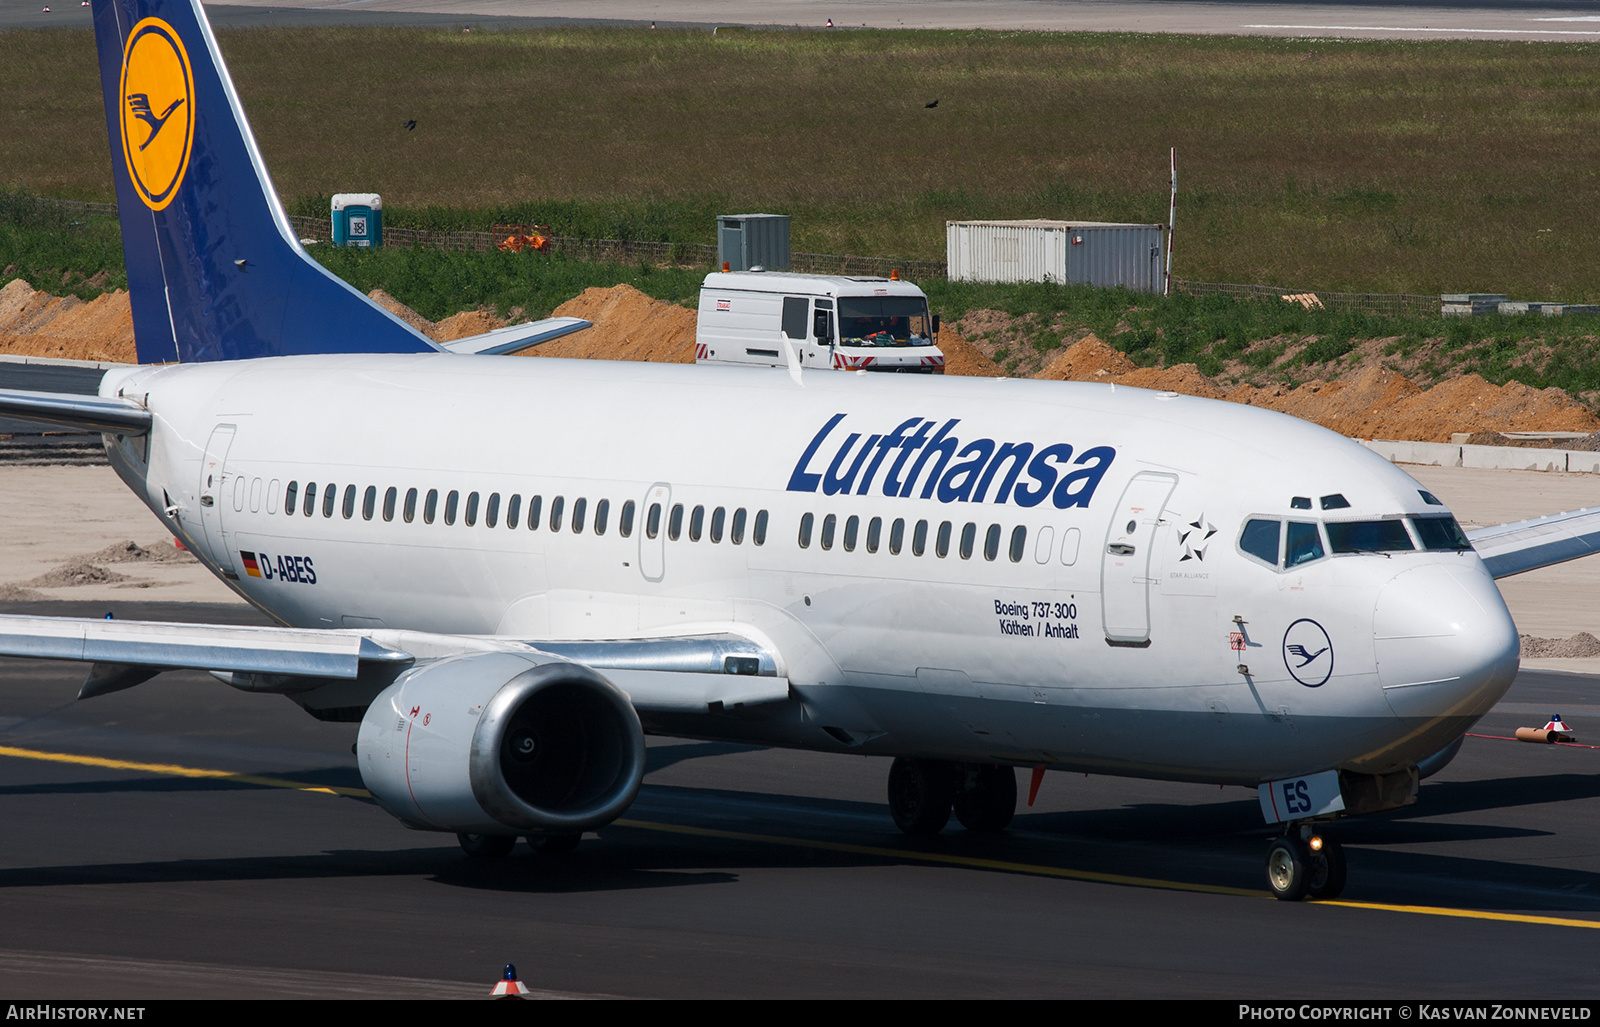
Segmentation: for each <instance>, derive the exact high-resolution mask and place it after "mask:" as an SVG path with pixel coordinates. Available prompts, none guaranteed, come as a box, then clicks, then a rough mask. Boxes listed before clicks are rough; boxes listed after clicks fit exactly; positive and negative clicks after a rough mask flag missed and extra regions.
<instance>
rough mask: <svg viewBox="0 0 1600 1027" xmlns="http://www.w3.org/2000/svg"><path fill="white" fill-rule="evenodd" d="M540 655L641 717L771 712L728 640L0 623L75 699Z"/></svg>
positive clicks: (769, 686)
mask: <svg viewBox="0 0 1600 1027" xmlns="http://www.w3.org/2000/svg"><path fill="white" fill-rule="evenodd" d="M496 651H499V652H504V651H514V652H521V653H533V654H544V655H547V656H549V657H550V658H551V660H565V661H569V662H572V663H579V664H583V665H584V666H587V667H590V668H593V669H595V670H597V671H599V672H601V673H602V674H603V675H604V676H605V677H606V678H607V679H609V680H610V681H611V682H612V683H613V684H615V685H616V686H617V687H618V688H621V689H622V690H623V691H624V692H626V693H627V694H628V697H629V699H630V700H631V701H632V702H633V705H634V707H635V708H636V709H639V710H641V711H645V712H673V713H704V712H707V711H708V710H710V709H717V708H729V707H734V706H740V705H755V704H759V703H768V702H781V701H783V700H785V699H787V698H788V697H789V682H788V679H787V678H785V677H783V676H782V675H781V674H779V669H780V668H779V664H778V661H777V659H776V657H775V655H774V654H773V653H772V652H771V651H769V650H768V649H766V648H765V647H764V646H762V645H760V644H758V643H756V642H752V641H750V640H749V639H746V638H742V637H739V636H735V635H701V636H685V637H677V638H648V639H613V640H606V641H590V642H529V641H524V640H519V639H508V638H499V637H493V636H475V635H438V634H431V633H428V632H421V631H399V630H388V629H373V630H351V629H342V630H341V629H327V630H319V629H300V628H278V627H240V626H236V625H221V624H178V623H166V622H158V621H124V620H99V619H94V618H77V617H28V616H16V615H0V656H23V657H32V658H34V659H47V660H78V661H83V662H87V663H92V664H93V665H94V666H93V667H92V668H91V669H90V673H89V677H88V679H87V680H86V681H85V682H84V686H83V688H82V689H81V690H80V691H79V693H78V697H79V698H80V699H87V698H90V697H92V696H96V695H103V694H105V693H107V692H114V691H118V690H120V689H124V688H131V687H132V686H134V685H137V684H139V683H141V682H143V681H146V680H148V679H150V678H151V677H153V676H155V675H156V674H158V673H160V672H161V671H163V670H177V669H192V670H204V671H209V672H211V673H213V674H215V675H217V676H218V677H219V678H221V679H222V680H224V681H227V682H229V683H230V684H234V685H235V686H236V687H240V688H244V689H246V690H249V691H272V692H287V693H293V692H297V691H307V690H310V689H312V688H315V687H318V686H320V685H324V684H327V683H330V682H334V681H356V680H357V679H358V678H363V676H365V678H366V679H367V680H369V681H373V682H376V684H375V685H374V687H373V694H376V692H377V691H378V690H380V689H381V687H382V686H384V685H387V684H388V683H389V682H390V681H392V680H393V679H394V677H395V676H397V675H398V674H399V673H400V672H402V671H404V670H405V669H407V668H409V667H411V666H412V665H413V664H415V663H418V662H421V661H426V660H434V659H440V658H444V657H448V656H460V655H464V654H470V653H480V652H496Z"/></svg>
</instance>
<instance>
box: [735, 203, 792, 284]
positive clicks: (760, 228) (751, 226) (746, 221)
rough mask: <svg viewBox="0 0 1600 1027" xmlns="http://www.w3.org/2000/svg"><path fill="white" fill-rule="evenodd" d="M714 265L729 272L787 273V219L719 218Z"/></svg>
mask: <svg viewBox="0 0 1600 1027" xmlns="http://www.w3.org/2000/svg"><path fill="white" fill-rule="evenodd" d="M717 263H719V264H727V265H728V270H729V271H749V270H750V269H751V268H756V267H759V268H762V269H764V270H767V271H787V270H789V215H787V214H720V215H718V216H717Z"/></svg>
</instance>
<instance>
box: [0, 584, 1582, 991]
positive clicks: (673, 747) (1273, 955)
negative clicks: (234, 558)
mask: <svg viewBox="0 0 1600 1027" xmlns="http://www.w3.org/2000/svg"><path fill="white" fill-rule="evenodd" d="M22 611H33V612H39V613H45V612H50V613H67V614H74V615H80V616H83V615H88V616H103V615H104V614H105V613H106V612H108V609H107V608H105V607H103V606H100V605H93V604H72V603H67V604H34V605H31V606H30V605H27V604H16V603H11V604H3V606H0V612H22ZM111 612H115V613H116V615H117V616H119V617H147V618H164V619H187V620H194V619H216V620H226V621H235V622H241V621H242V622H254V621H255V620H256V619H257V618H258V615H257V614H254V613H253V612H251V611H249V610H244V609H239V608H214V607H194V606H189V607H184V606H179V605H175V604H168V605H166V606H162V605H159V604H135V603H127V604H121V603H119V604H114V606H113V607H112V608H111ZM83 672H84V670H83V668H82V667H81V666H78V665H72V664H50V663H41V662H32V661H24V660H7V661H0V747H10V748H15V749H27V750H36V751H43V752H57V753H70V754H75V755H89V756H96V757H102V758H107V759H115V760H127V761H134V762H142V763H160V764H177V765H181V766H187V767H198V768H203V769H218V770H226V771H233V772H242V773H249V774H255V775H266V776H272V777H277V778H283V779H290V780H294V781H299V782H306V783H313V784H326V785H349V786H356V787H359V785H360V781H359V778H358V776H357V774H356V771H355V767H354V759H353V757H352V755H351V752H350V746H351V744H352V742H353V739H354V735H355V726H354V725H348V724H322V723H318V722H316V721H314V720H312V719H311V718H309V717H307V716H306V715H305V714H304V713H302V712H300V710H299V709H297V708H296V707H294V706H292V705H291V704H290V703H289V702H288V701H286V700H284V699H281V698H278V697H272V696H250V695H245V694H243V693H239V692H235V691H233V690H231V689H229V688H228V687H226V686H224V685H222V684H219V683H218V682H216V681H214V680H213V679H211V678H209V677H207V676H205V675H199V674H189V673H173V674H169V675H165V676H163V677H160V678H158V679H156V680H155V681H152V682H150V683H148V684H145V685H142V686H140V687H138V688H135V689H132V690H130V691H126V692H122V693H117V694H114V695H109V696H104V697H101V698H98V699H94V700H90V701H87V702H83V703H76V702H74V701H73V700H72V697H73V695H74V694H75V692H76V690H77V686H78V684H79V683H80V681H81V680H82V677H83ZM1554 712H1560V713H1562V714H1563V715H1564V716H1565V717H1566V719H1567V721H1568V723H1569V724H1570V725H1572V727H1573V728H1574V729H1575V730H1576V731H1577V732H1578V734H1579V735H1580V739H1582V738H1594V737H1595V734H1594V731H1593V728H1592V725H1597V724H1600V679H1596V678H1592V677H1584V676H1581V675H1565V674H1556V673H1524V674H1523V675H1522V676H1521V677H1519V679H1518V680H1517V683H1516V684H1515V685H1514V686H1513V688H1512V691H1511V693H1510V694H1509V695H1508V696H1507V698H1506V700H1505V702H1504V703H1502V704H1501V706H1500V707H1499V708H1498V709H1497V710H1496V711H1495V712H1493V713H1491V714H1490V715H1489V717H1488V718H1486V720H1485V721H1484V723H1483V724H1482V725H1481V726H1480V729H1479V730H1481V731H1482V732H1483V733H1486V734H1491V735H1509V734H1511V733H1512V731H1513V730H1514V729H1515V728H1516V727H1517V726H1521V725H1532V726H1537V725H1541V724H1543V722H1544V720H1545V718H1546V717H1547V716H1548V715H1549V714H1550V713H1554ZM650 768H651V769H650V772H649V774H648V776H647V778H646V782H645V786H644V788H643V790H642V791H641V793H640V796H639V800H638V802H637V803H636V804H635V806H634V807H633V809H632V810H630V811H629V813H628V815H627V818H626V819H627V821H628V824H627V825H614V826H612V827H608V828H606V829H604V830H602V831H600V832H598V834H597V835H591V836H589V837H588V838H586V839H585V841H584V842H583V844H582V845H581V846H580V847H579V849H578V850H577V851H576V852H575V853H573V854H571V855H569V856H563V857H548V856H543V857H541V856H536V855H534V854H532V853H531V852H528V851H527V850H526V849H522V848H519V851H518V852H517V853H516V854H515V855H514V856H512V857H510V858H508V859H505V860H500V861H485V860H472V859H469V858H467V857H466V856H464V855H463V854H462V853H461V852H460V851H459V849H458V848H457V846H456V845H455V842H454V839H453V838H451V837H448V836H442V835H434V834H428V833H421V832H414V831H409V830H407V829H405V828H404V827H402V826H401V825H399V824H398V823H397V822H395V821H394V820H393V819H391V818H390V817H389V816H388V815H387V814H385V813H383V812H382V811H381V810H379V809H378V808H377V807H375V806H374V805H372V804H371V803H370V802H367V801H364V800H361V799H352V798H341V797H337V796H334V795H329V794H325V793H318V792H306V791H295V790H288V789H284V788H276V787H261V786H253V785H250V784H246V783H240V782H232V781H217V780H207V779H192V778H181V777H173V776H166V775H161V774H153V773H144V772H137V771H129V770H120V769H113V768H107V767H97V766H79V765H74V764H66V763H55V762H47V761H43V760H40V759H33V758H21V757H17V756H6V755H0V823H3V824H5V831H4V832H3V833H0V838H3V841H0V924H4V925H5V930H4V935H3V940H0V995H6V996H12V997H20V996H27V997H30V998H40V997H63V998H64V997H90V996H92V995H98V996H120V997H124V998H156V997H185V996H207V995H219V996H220V995H239V996H251V995H256V996H262V997H272V996H279V997H282V996H305V995H342V994H387V995H471V994H478V993H482V992H483V991H486V990H487V988H488V986H489V984H490V983H492V981H493V980H494V979H495V977H496V976H497V974H498V971H499V969H500V966H501V965H502V964H503V963H505V962H514V963H516V964H517V966H518V967H519V969H520V970H521V972H522V976H523V979H524V980H525V981H527V982H528V984H529V985H530V986H532V987H535V988H537V989H541V990H543V991H545V992H548V993H552V994H559V995H624V996H639V997H680V998H688V997H765V998H781V997H824V996H826V997H883V998H900V997H919V998H929V997H1030V996H1039V997H1127V996H1134V995H1137V996H1150V997H1211V998H1228V999H1239V998H1244V997H1252V998H1282V997H1294V998H1298V999H1305V998H1319V997H1330V998H1357V997H1385V996H1390V997H1407V998H1413V999H1415V998H1424V997H1437V998H1454V999H1463V998H1469V997H1481V998H1505V997H1522V998H1527V997H1533V996H1539V997H1547V998H1549V997H1569V998H1572V997H1588V998H1595V997H1600V945H1597V944H1596V941H1597V940H1600V939H1597V936H1596V934H1595V932H1594V931H1593V930H1591V929H1587V928H1583V927H1568V926H1555V925H1551V924H1548V923H1526V922H1517V921H1496V920H1483V919H1474V918H1470V917H1464V916H1461V915H1437V914H1438V913H1440V912H1444V911H1451V910H1455V911H1488V912H1490V913H1493V914H1511V915H1531V916H1535V917H1544V918H1552V917H1554V918H1575V919H1579V920H1583V921H1586V922H1593V923H1596V924H1600V751H1597V750H1591V749H1579V748H1554V747H1549V746H1534V745H1526V744H1521V743H1515V742H1505V741H1496V740H1491V739H1479V738H1469V739H1468V740H1467V744H1466V745H1465V746H1464V747H1463V749H1462V752H1461V754H1460V756H1459V757H1458V758H1457V759H1456V761H1455V762H1454V763H1453V764H1451V765H1450V766H1449V767H1448V768H1446V769H1445V770H1444V771H1443V772H1441V773H1440V774H1439V775H1438V776H1437V777H1435V778H1432V779H1430V780H1429V781H1428V782H1426V783H1425V784H1424V786H1423V790H1422V798H1421V801H1420V802H1419V803H1418V804H1417V805H1416V806H1415V807H1412V808H1410V809H1407V810H1403V811H1400V812H1398V813H1395V814H1391V815H1387V816H1382V817H1372V818H1368V819H1364V820H1353V821H1347V822H1345V823H1343V824H1341V825H1340V826H1339V827H1338V829H1337V830H1338V835H1339V837H1341V838H1342V839H1343V840H1344V841H1345V843H1346V845H1347V852H1348V856H1349V865H1350V884H1349V887H1348V889H1347V891H1346V893H1345V898H1347V899H1350V900H1353V901H1355V902H1357V903H1361V904H1362V905H1357V906H1353V907H1352V906H1325V905H1324V906H1318V905H1308V904H1302V905H1288V904H1283V903H1278V902H1275V901H1273V900H1272V899H1270V898H1268V897H1266V895H1265V893H1264V891H1263V890H1262V869H1261V862H1262V858H1263V856H1264V852H1265V845H1266V842H1267V839H1268V836H1269V832H1268V829H1267V828H1265V827H1264V826H1263V825H1262V823H1261V820H1260V815H1259V812H1258V809H1257V803H1256V799H1255V795H1254V793H1253V792H1250V791H1246V790H1243V789H1228V790H1219V789H1216V788H1207V787H1202V786H1190V785H1172V784H1163V783H1159V782H1141V781H1127V780H1119V779H1113V778H1098V777H1096V778H1083V777H1076V776H1071V775H1063V774H1052V775H1048V776H1047V777H1046V779H1045V782H1044V787H1043V789H1042V791H1041V794H1040V799H1039V803H1038V805H1037V806H1035V807H1034V808H1033V809H1031V810H1028V809H1026V808H1024V809H1023V810H1022V811H1021V812H1020V814H1019V816H1018V817H1017V820H1016V822H1015V824H1014V826H1013V828H1012V830H1010V831H1009V832H1007V833H1006V834H1005V835H1004V836H1001V837H998V838H978V837H973V836H969V835H967V834H966V833H965V832H964V831H962V830H960V829H959V828H958V827H955V826H952V827H951V828H950V829H948V830H947V831H946V832H945V833H944V834H943V835H941V836H939V837H938V838H936V839H933V840H930V841H925V842H911V841H909V840H907V839H905V838H904V837H902V836H900V835H899V834H897V833H896V831H895V830H894V828H893V825H892V824H891V822H890V820H889V816H888V812H887V809H886V807H885V805H884V802H883V799H882V792H883V787H884V775H885V773H886V771H887V766H886V764H885V762H884V761H882V760H873V759H865V758H852V757H843V756H823V755H813V754H806V753H791V752H784V751H774V750H766V749H760V748H752V747H746V746H737V745H726V744H707V743H698V742H689V741H682V740H676V739H654V740H652V748H651V759H650ZM919 853H920V854H922V855H920V856H919ZM924 856H925V857H928V858H923V857H924ZM940 860H943V861H944V862H939V861H940ZM984 861H991V862H984ZM992 861H998V862H999V864H1003V865H997V863H995V862H992ZM1096 874H1103V875H1114V879H1113V880H1112V882H1111V883H1104V882H1101V881H1097V880H1092V879H1084V878H1085V877H1086V876H1088V875H1096ZM1126 878H1142V879H1145V880H1144V882H1143V883H1127V882H1126V881H1123V883H1116V881H1122V880H1123V879H1126ZM1191 889H1199V890H1191ZM1227 889H1242V890H1245V891H1247V892H1248V893H1249V894H1243V895H1236V894H1228V893H1226V890H1227ZM1219 890H1221V892H1222V893H1218V892H1219ZM1374 904H1389V905H1407V906H1425V907H1430V908H1432V909H1434V910H1435V911H1436V914H1435V915H1430V914H1419V913H1407V912H1395V911H1390V910H1385V909H1381V908H1377V906H1376V905H1374ZM475 989H476V990H475Z"/></svg>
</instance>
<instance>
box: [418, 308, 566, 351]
mask: <svg viewBox="0 0 1600 1027" xmlns="http://www.w3.org/2000/svg"><path fill="white" fill-rule="evenodd" d="M593 327H594V322H592V321H585V320H584V319H583V318H581V317H547V318H545V319H544V320H543V321H530V322H528V323H527V324H520V325H512V326H511V327H509V328H497V329H495V330H494V331H492V332H485V333H483V334H482V335H469V336H467V337H466V338H464V339H456V340H455V341H454V342H441V343H440V344H439V345H440V346H442V347H444V348H445V349H447V350H449V351H450V352H451V353H472V354H476V355H478V356H486V357H494V356H500V355H502V354H505V353H517V352H520V351H522V350H525V349H532V348H533V347H535V346H537V345H539V344H540V343H544V342H549V341H550V340H552V339H559V338H561V337H562V336H564V335H571V334H572V333H573V332H581V331H583V330H584V329H585V328H593Z"/></svg>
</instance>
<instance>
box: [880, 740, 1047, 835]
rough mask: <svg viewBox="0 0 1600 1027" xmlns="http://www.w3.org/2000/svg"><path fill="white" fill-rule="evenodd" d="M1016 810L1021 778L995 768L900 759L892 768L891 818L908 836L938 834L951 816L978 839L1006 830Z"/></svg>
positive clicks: (1003, 768)
mask: <svg viewBox="0 0 1600 1027" xmlns="http://www.w3.org/2000/svg"><path fill="white" fill-rule="evenodd" d="M1016 810H1017V773H1016V771H1015V770H1013V769H1012V768H1011V767H1004V766H999V765H997V764H992V763H947V762H944V761H942V760H908V759H904V758H897V759H896V760H895V761H894V765H893V766H891V767H890V768H889V813H890V815H891V816H893V817H894V822H895V826H896V827H898V828H900V830H902V831H904V832H905V833H906V834H909V835H922V836H927V835H935V834H938V833H939V832H940V831H942V830H944V826H945V825H946V824H947V823H949V822H950V814H951V812H952V811H953V812H954V813H955V815H956V819H957V820H959V821H960V822H961V826H962V827H964V828H966V829H967V830H968V831H974V832H978V833H980V834H993V833H995V832H998V831H1004V830H1005V829H1006V827H1007V825H1009V824H1010V823H1011V817H1012V815H1013V814H1014V813H1016Z"/></svg>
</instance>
